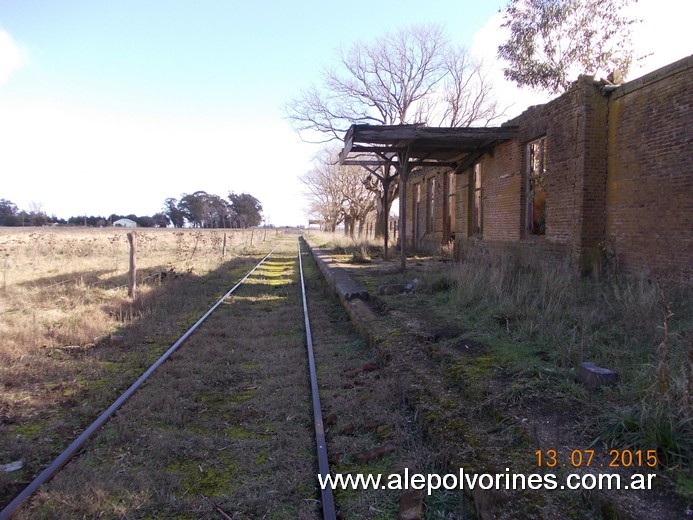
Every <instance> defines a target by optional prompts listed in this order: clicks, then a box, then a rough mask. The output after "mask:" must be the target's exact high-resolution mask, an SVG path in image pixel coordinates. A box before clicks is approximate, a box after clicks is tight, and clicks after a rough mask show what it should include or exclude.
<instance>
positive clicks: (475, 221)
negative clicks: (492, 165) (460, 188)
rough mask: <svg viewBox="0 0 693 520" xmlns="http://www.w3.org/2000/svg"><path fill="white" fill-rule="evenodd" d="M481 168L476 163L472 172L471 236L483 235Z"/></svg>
mask: <svg viewBox="0 0 693 520" xmlns="http://www.w3.org/2000/svg"><path fill="white" fill-rule="evenodd" d="M482 175H483V173H482V166H481V163H476V164H475V165H474V170H473V177H474V178H473V179H472V181H473V182H472V186H473V190H474V193H473V197H472V198H473V201H472V202H473V205H472V235H483V232H484V208H483V201H482V195H483V183H482Z"/></svg>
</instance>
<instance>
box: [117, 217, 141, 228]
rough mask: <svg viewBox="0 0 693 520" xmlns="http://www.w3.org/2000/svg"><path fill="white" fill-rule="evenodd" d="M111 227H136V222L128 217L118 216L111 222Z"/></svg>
mask: <svg viewBox="0 0 693 520" xmlns="http://www.w3.org/2000/svg"><path fill="white" fill-rule="evenodd" d="M113 227H137V222H135V221H134V220H130V219H129V218H120V219H118V220H116V221H115V222H114V223H113Z"/></svg>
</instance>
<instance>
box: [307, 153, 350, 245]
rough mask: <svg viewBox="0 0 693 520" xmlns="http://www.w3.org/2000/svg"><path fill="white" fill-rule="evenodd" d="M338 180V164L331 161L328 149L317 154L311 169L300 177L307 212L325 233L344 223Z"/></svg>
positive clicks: (342, 199)
mask: <svg viewBox="0 0 693 520" xmlns="http://www.w3.org/2000/svg"><path fill="white" fill-rule="evenodd" d="M338 178H339V164H338V163H337V162H335V161H333V160H332V159H331V157H330V152H329V150H328V149H323V150H321V151H320V152H319V153H318V155H317V156H316V157H315V159H314V161H313V168H312V169H311V170H310V171H309V172H307V173H306V174H305V175H303V177H301V182H302V183H303V184H304V185H305V186H306V190H307V191H306V197H307V198H308V201H309V212H310V214H311V216H314V217H317V218H318V219H320V221H321V222H322V228H323V229H325V230H326V231H334V230H335V229H336V228H337V226H338V225H339V224H341V223H342V222H343V221H344V212H343V211H342V208H343V205H344V198H343V195H342V193H341V189H340V187H339V183H338V182H337V179H338Z"/></svg>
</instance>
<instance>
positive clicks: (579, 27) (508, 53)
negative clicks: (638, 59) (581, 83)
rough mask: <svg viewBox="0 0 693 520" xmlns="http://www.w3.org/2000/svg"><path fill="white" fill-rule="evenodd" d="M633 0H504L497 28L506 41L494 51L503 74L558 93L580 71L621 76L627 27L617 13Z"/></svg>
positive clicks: (628, 58) (629, 50)
mask: <svg viewBox="0 0 693 520" xmlns="http://www.w3.org/2000/svg"><path fill="white" fill-rule="evenodd" d="M633 1H634V0H510V2H509V3H508V5H507V6H506V8H505V13H504V17H503V20H504V22H503V27H507V28H508V29H509V30H510V36H509V38H508V40H507V41H506V42H505V43H504V44H503V45H501V46H500V47H498V56H499V57H500V58H503V59H505V60H507V61H508V66H507V67H506V68H504V69H503V74H504V75H505V77H506V78H507V79H509V80H511V81H514V82H515V83H517V84H518V85H520V86H525V85H526V86H529V87H532V88H537V89H542V90H547V91H549V92H551V93H558V92H563V91H565V90H567V89H568V88H569V87H570V84H571V83H572V81H574V80H575V79H577V76H578V75H580V74H592V75H596V74H597V73H598V72H606V71H611V70H614V69H618V70H620V71H621V72H622V73H623V75H625V74H626V73H627V72H628V69H629V68H630V65H631V62H632V60H633V46H632V43H631V36H630V34H631V26H632V24H633V23H635V22H636V20H634V19H631V18H629V17H627V16H625V15H623V14H622V13H623V8H624V7H626V6H627V5H628V4H631V3H632V2H633Z"/></svg>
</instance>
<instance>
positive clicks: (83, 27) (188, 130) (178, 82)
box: [0, 0, 693, 225]
mask: <svg viewBox="0 0 693 520" xmlns="http://www.w3.org/2000/svg"><path fill="white" fill-rule="evenodd" d="M503 3H504V2H494V1H491V2H488V1H485V2H480V1H469V0H431V1H429V2H425V3H424V2H421V1H420V0H417V1H412V0H380V1H375V0H370V1H361V0H356V1H351V2H333V1H326V0H323V1H317V0H312V1H300V0H295V1H292V2H285V1H279V0H276V1H270V0H252V1H245V2H239V1H234V0H226V1H222V0H199V1H195V2H193V1H182V0H167V1H163V0H147V1H145V0H120V1H105V0H103V1H101V0H89V1H84V0H79V1H78V0H71V1H68V0H0V178H2V181H1V184H0V198H6V199H9V200H12V201H13V202H15V203H16V204H17V205H18V206H19V207H20V208H21V209H30V207H39V208H41V209H43V210H44V211H46V212H47V213H48V214H55V215H57V216H59V217H68V216H72V215H79V214H90V215H91V214H94V215H96V214H101V215H109V214H111V213H121V214H129V213H135V214H138V215H145V214H153V213H155V212H157V211H159V210H160V209H161V206H162V203H163V201H164V199H165V198H167V197H180V195H181V194H183V193H190V192H193V191H197V190H205V191H208V192H210V193H215V194H218V195H221V196H225V195H226V194H227V193H228V192H229V191H236V192H249V193H251V194H253V195H254V196H256V197H257V198H258V199H260V201H261V202H262V203H263V205H264V207H265V214H266V216H267V217H268V218H269V221H270V222H271V223H274V224H278V225H284V224H300V223H305V221H306V216H305V214H304V212H303V206H304V201H303V198H302V196H301V191H302V188H301V185H300V182H298V177H299V176H300V175H302V174H304V173H305V172H306V171H307V170H308V169H309V168H310V159H311V157H312V155H313V154H314V153H315V151H316V149H315V147H314V146H311V145H308V144H305V143H302V142H301V141H300V140H299V139H298V136H297V135H296V134H295V133H294V132H293V131H292V130H291V128H290V126H289V124H288V123H287V122H286V121H285V119H284V117H283V111H282V106H283V105H284V104H285V103H286V102H287V101H289V100H290V99H291V98H292V97H294V96H296V95H298V93H299V92H300V91H301V89H303V88H306V87H308V86H309V85H310V84H311V83H315V82H319V71H320V69H321V68H322V67H324V66H329V65H330V64H331V63H333V62H334V56H335V55H334V50H335V49H336V48H337V47H338V46H340V45H344V46H349V45H350V44H352V43H354V42H356V41H368V40H371V39H373V38H375V37H377V36H378V35H380V34H382V33H384V32H386V31H393V30H397V29H399V28H403V27H406V26H409V25H412V24H414V23H427V22H433V23H439V24H441V25H443V26H444V27H445V29H446V31H447V33H448V35H449V36H450V38H451V39H452V40H453V41H454V42H455V43H458V44H462V45H465V46H466V47H468V48H472V50H473V51H474V52H475V54H477V55H479V56H483V57H485V59H486V62H487V65H489V66H491V67H493V65H494V64H495V63H494V57H493V56H494V53H495V47H497V45H498V43H499V42H498V41H497V39H498V34H499V31H498V23H499V21H498V11H499V9H500V8H501V7H502V5H503ZM669 4H671V5H670V6H669V7H671V9H667V5H669ZM684 5H685V6H689V5H690V4H689V3H688V2H677V0H660V1H656V0H641V1H640V2H639V7H638V9H640V11H639V12H640V13H645V15H644V16H643V17H645V16H646V17H647V20H646V21H647V22H648V23H647V25H645V24H643V25H645V27H644V28H643V31H642V36H641V39H642V40H643V41H642V42H640V43H641V44H642V46H643V48H645V47H647V45H645V43H656V45H657V46H658V50H657V53H656V54H657V56H653V59H651V60H650V62H649V63H648V64H647V65H645V66H644V67H643V68H642V71H643V72H645V71H647V70H648V67H649V69H650V70H651V69H652V68H654V67H655V66H660V65H663V64H665V63H668V62H669V61H673V60H674V59H677V58H681V57H684V56H685V55H687V54H689V53H690V51H691V44H690V43H688V41H687V40H686V38H684V35H685V32H684V31H685V30H686V28H685V20H690V19H691V17H690V16H685V13H681V9H682V8H683V9H684V10H688V15H690V14H693V13H691V12H690V10H691V8H690V7H683V6H684ZM424 6H425V7H424ZM674 7H677V8H678V10H679V11H678V15H677V16H672V14H670V13H673V12H674V11H675V10H674ZM657 27H659V28H661V29H654V28H657ZM679 28H680V29H679ZM659 30H665V31H666V32H664V33H663V34H662V35H661V37H659V36H658V34H657V33H656V31H659ZM660 40H661V41H660ZM648 52H652V51H651V50H649V49H648ZM496 65H497V64H496ZM495 69H496V71H495V72H496V73H498V71H499V70H500V69H499V67H498V66H496V67H495ZM630 77H631V78H634V77H636V75H633V74H631V76H630ZM497 83H498V85H497V88H498V92H499V95H501V96H502V97H503V99H504V100H506V101H508V102H513V103H515V105H514V108H513V110H514V111H519V110H520V109H521V108H523V107H524V106H526V105H528V104H530V103H536V102H540V101H541V100H544V99H545V97H543V96H541V97H540V96H537V94H536V93H532V94H530V93H523V92H520V91H518V90H517V89H515V88H514V87H512V86H508V85H505V84H502V83H503V81H502V78H500V75H499V79H498V80H497Z"/></svg>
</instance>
